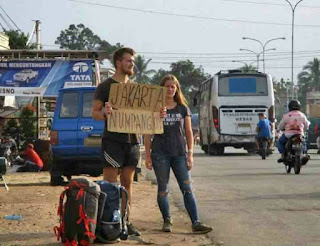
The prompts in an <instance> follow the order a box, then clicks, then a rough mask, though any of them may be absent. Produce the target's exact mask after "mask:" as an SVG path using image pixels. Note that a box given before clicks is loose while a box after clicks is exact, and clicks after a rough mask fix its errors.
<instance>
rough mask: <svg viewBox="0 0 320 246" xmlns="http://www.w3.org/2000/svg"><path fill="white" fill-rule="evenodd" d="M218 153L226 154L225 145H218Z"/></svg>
mask: <svg viewBox="0 0 320 246" xmlns="http://www.w3.org/2000/svg"><path fill="white" fill-rule="evenodd" d="M217 153H218V155H223V154H224V146H217Z"/></svg>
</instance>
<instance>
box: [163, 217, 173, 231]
mask: <svg viewBox="0 0 320 246" xmlns="http://www.w3.org/2000/svg"><path fill="white" fill-rule="evenodd" d="M171 227H172V220H171V219H170V218H166V219H165V220H164V221H163V226H162V231H164V232H171Z"/></svg>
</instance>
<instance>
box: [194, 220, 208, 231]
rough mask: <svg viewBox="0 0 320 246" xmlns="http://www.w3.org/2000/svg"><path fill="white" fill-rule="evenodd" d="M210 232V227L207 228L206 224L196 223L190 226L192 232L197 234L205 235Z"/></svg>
mask: <svg viewBox="0 0 320 246" xmlns="http://www.w3.org/2000/svg"><path fill="white" fill-rule="evenodd" d="M211 231H212V227H210V226H207V225H206V224H204V223H202V222H200V221H196V222H194V223H193V225H192V232H193V233H197V234H205V233H208V232H211Z"/></svg>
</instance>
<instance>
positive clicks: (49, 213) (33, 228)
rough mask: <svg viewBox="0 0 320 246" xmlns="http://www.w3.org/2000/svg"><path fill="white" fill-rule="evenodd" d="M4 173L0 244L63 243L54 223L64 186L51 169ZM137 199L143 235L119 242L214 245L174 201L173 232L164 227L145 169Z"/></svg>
mask: <svg viewBox="0 0 320 246" xmlns="http://www.w3.org/2000/svg"><path fill="white" fill-rule="evenodd" d="M4 177H5V179H6V182H7V184H8V186H9V191H6V190H5V189H4V187H3V185H2V181H0V245H5V246H13V245H32V246H35V245H43V246H54V245H61V242H57V239H56V237H55V235H54V233H53V227H54V226H55V225H58V216H57V207H58V200H59V195H60V193H61V192H62V190H63V187H61V186H60V187H51V186H49V174H48V172H41V173H13V174H8V175H5V176H4ZM95 179H97V178H95ZM98 179H101V177H99V178H98ZM133 202H134V206H133V209H132V214H131V221H132V222H133V223H134V225H135V226H136V227H137V228H139V230H140V231H141V233H142V236H141V237H129V239H128V240H127V241H121V242H120V243H117V245H119V246H120V245H174V246H179V245H191V246H192V245H214V242H213V241H212V240H211V239H210V238H209V237H208V236H206V235H194V234H192V233H191V224H190V221H189V218H188V217H187V215H186V213H185V212H183V211H181V210H179V209H178V208H176V207H175V206H173V205H172V206H171V209H172V215H173V223H174V228H173V232H172V233H163V232H161V231H160V229H161V226H162V219H161V215H160V212H159V209H158V207H157V203H156V185H153V184H152V182H151V181H147V180H146V179H145V172H144V169H142V174H140V175H139V182H137V183H135V184H134V197H133ZM6 214H21V215H22V221H21V222H19V221H14V220H13V221H12V220H5V219H4V215H6Z"/></svg>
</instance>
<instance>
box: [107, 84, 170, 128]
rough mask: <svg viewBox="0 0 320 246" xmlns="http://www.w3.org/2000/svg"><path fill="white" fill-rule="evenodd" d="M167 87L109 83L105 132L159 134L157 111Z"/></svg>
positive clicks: (159, 119)
mask: <svg viewBox="0 0 320 246" xmlns="http://www.w3.org/2000/svg"><path fill="white" fill-rule="evenodd" d="M165 100H166V88H165V87H161V86H151V85H145V84H135V83H126V84H124V83H117V84H112V85H111V88H110V94H109V102H110V103H111V105H112V107H113V108H114V110H113V111H112V114H111V115H108V131H110V132H120V133H135V134H162V133H163V119H161V118H160V110H161V108H162V107H165Z"/></svg>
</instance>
